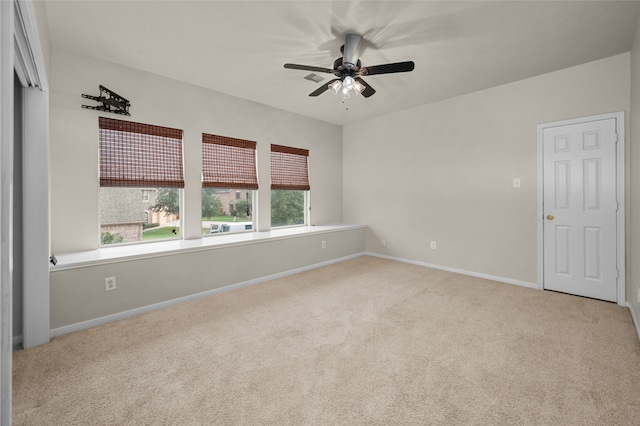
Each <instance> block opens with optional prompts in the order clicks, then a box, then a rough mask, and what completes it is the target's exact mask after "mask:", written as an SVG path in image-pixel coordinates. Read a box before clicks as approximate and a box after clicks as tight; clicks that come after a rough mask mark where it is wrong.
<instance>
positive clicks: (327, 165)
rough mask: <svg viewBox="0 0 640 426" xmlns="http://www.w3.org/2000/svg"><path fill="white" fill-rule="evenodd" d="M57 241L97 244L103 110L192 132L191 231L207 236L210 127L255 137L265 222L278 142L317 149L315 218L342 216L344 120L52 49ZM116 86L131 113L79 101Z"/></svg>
mask: <svg viewBox="0 0 640 426" xmlns="http://www.w3.org/2000/svg"><path fill="white" fill-rule="evenodd" d="M51 67H52V71H51V73H50V86H51V128H50V135H51V161H50V165H51V166H50V170H51V245H52V250H53V252H54V253H56V254H59V253H69V252H75V251H83V250H92V249H96V248H97V247H98V243H99V241H98V240H99V238H98V236H99V232H98V216H99V215H98V194H99V192H98V189H99V185H98V116H101V115H102V116H110V117H112V118H122V119H128V120H132V121H137V122H141V123H147V124H155V125H161V126H166V127H174V128H178V129H182V130H183V131H184V165H185V185H186V187H185V189H184V206H183V207H184V208H183V215H182V219H183V220H184V230H182V229H181V231H182V233H183V235H184V236H185V237H186V238H188V239H189V238H200V236H201V218H200V214H201V207H200V196H201V162H202V160H201V142H202V133H203V132H204V133H211V134H217V135H222V136H230V137H235V138H241V139H248V140H253V141H256V142H257V144H258V145H257V154H258V164H257V166H258V180H259V185H260V189H259V190H258V194H257V198H258V202H257V206H258V209H257V210H258V211H257V213H258V215H257V221H258V224H257V229H258V230H268V229H269V228H270V168H271V164H270V148H271V144H279V145H288V146H293V147H299V148H305V149H309V151H310V153H309V163H310V165H309V173H310V176H309V180H310V184H311V207H312V210H311V224H314V225H322V224H328V223H339V222H342V128H341V127H340V126H337V125H334V124H329V123H326V122H322V121H318V120H313V119H310V118H306V117H303V116H300V115H297V114H293V113H290V112H286V111H282V110H278V109H275V108H271V107H267V106H265V105H261V104H258V103H255V102H249V101H246V100H243V99H239V98H235V97H232V96H228V95H225V94H223V93H220V92H215V91H211V90H207V89H204V88H202V87H198V86H194V85H190V84H187V83H183V82H180V81H176V80H172V79H168V78H165V77H161V76H158V75H155V74H150V73H147V72H144V71H140V70H135V69H132V68H127V67H123V66H120V65H117V64H114V63H109V62H105V61H101V60H98V59H94V58H89V57H86V56H82V55H77V54H73V53H69V52H66V51H63V50H58V49H53V51H52V54H51ZM100 84H102V85H103V86H106V87H108V88H109V89H111V90H114V91H115V92H116V93H118V94H120V95H121V96H124V97H125V98H127V99H129V100H130V101H131V117H120V116H116V115H114V114H108V113H102V114H100V113H99V112H97V111H92V110H88V109H83V108H81V105H83V104H89V105H94V104H95V102H92V101H88V100H86V99H82V98H81V94H83V93H85V94H97V93H98V85H100Z"/></svg>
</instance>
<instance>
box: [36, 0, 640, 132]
mask: <svg viewBox="0 0 640 426" xmlns="http://www.w3.org/2000/svg"><path fill="white" fill-rule="evenodd" d="M46 11H47V18H48V27H49V31H50V40H51V45H52V47H54V48H62V49H66V50H70V51H73V52H77V53H81V54H84V55H88V56H92V57H96V58H101V59H104V60H107V61H111V62H115V63H118V64H122V65H126V66H129V67H133V68H137V69H141V70H144V71H148V72H151V73H155V74H160V75H163V76H166V77H170V78H174V79H177V80H182V81H185V82H189V83H192V84H196V85H199V86H202V87H206V88H209V89H213V90H217V91H220V92H224V93H227V94H229V95H233V96H237V97H240V98H244V99H249V100H252V101H255V102H259V103H262V104H266V105H270V106H273V107H276V108H281V109H284V110H287V111H292V112H296V113H299V114H303V115H305V116H309V117H313V118H317V119H320V120H324V121H328V122H331V123H336V124H346V123H351V122H355V121H360V120H366V119H369V118H372V117H375V116H378V115H382V114H387V113H390V112H394V111H400V110H403V109H407V108H411V107H414V106H418V105H422V104H426V103H430V102H434V101H438V100H442V99H446V98H450V97H453V96H458V95H461V94H464V93H469V92H474V91H477V90H482V89H485V88H489V87H494V86H497V85H501V84H505V83H509V82H513V81H517V80H521V79H523V78H528V77H532V76H535V75H539V74H543V73H547V72H551V71H555V70H559V69H562V68H567V67H570V66H574V65H579V64H582V63H586V62H590V61H593V60H597V59H601V58H605V57H608V56H612V55H615V54H618V53H622V52H626V51H629V50H630V49H631V44H632V41H633V37H634V34H635V31H636V26H637V23H638V16H639V13H640V2H637V1H631V2H628V1H627V2H617V1H586V2H581V1H509V2H494V1H471V2H466V1H465V2H462V1H414V2H404V1H177V0H175V1H51V0H49V1H47V2H46ZM347 33H357V34H360V35H362V36H363V37H364V39H365V40H366V45H365V49H364V51H363V52H362V54H361V56H360V59H361V61H362V65H363V66H367V65H378V64H384V63H388V62H400V61H407V60H412V61H414V62H415V64H416V65H415V70H414V71H413V72H411V73H405V74H390V75H376V76H370V77H366V78H365V80H366V81H367V83H369V84H370V85H371V86H372V87H374V88H375V89H376V90H377V93H376V94H375V95H374V96H372V97H370V98H368V99H366V98H364V97H362V96H358V97H352V98H351V99H350V100H349V101H348V104H347V106H348V110H346V108H345V105H344V104H343V103H342V100H341V98H340V97H338V96H336V95H334V94H333V92H331V91H327V92H325V93H324V94H322V95H320V96H319V97H317V98H312V97H309V96H308V94H309V93H310V92H312V91H313V90H315V89H316V88H317V87H318V86H319V85H320V84H321V83H314V82H312V81H308V80H305V79H304V78H303V77H304V76H305V75H307V74H309V73H308V72H306V71H298V70H289V69H284V68H283V64H284V63H286V62H291V63H296V64H305V65H312V66H319V67H324V68H331V67H332V64H333V61H334V60H335V59H336V58H338V57H339V56H340V46H341V45H342V44H344V36H345V34H347ZM322 76H324V77H327V79H326V80H325V81H329V80H330V79H331V78H332V77H333V76H332V75H331V74H323V75H322ZM111 89H113V90H115V91H116V92H117V91H118V88H117V87H115V88H111ZM123 96H125V97H126V94H123Z"/></svg>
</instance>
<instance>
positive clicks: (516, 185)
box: [513, 178, 520, 188]
mask: <svg viewBox="0 0 640 426" xmlns="http://www.w3.org/2000/svg"><path fill="white" fill-rule="evenodd" d="M513 187H514V188H520V178H513Z"/></svg>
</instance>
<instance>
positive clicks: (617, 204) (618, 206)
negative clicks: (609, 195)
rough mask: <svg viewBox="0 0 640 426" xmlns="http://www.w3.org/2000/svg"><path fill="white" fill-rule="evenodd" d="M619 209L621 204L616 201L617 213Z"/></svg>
mask: <svg viewBox="0 0 640 426" xmlns="http://www.w3.org/2000/svg"><path fill="white" fill-rule="evenodd" d="M619 208H620V202H619V201H616V211H618V209H619Z"/></svg>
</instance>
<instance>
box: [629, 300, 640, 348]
mask: <svg viewBox="0 0 640 426" xmlns="http://www.w3.org/2000/svg"><path fill="white" fill-rule="evenodd" d="M627 307H628V308H629V313H630V314H631V320H633V326H634V327H635V328H636V334H637V335H638V340H640V324H639V323H638V316H637V315H636V312H635V311H634V310H633V305H632V304H631V303H627Z"/></svg>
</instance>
